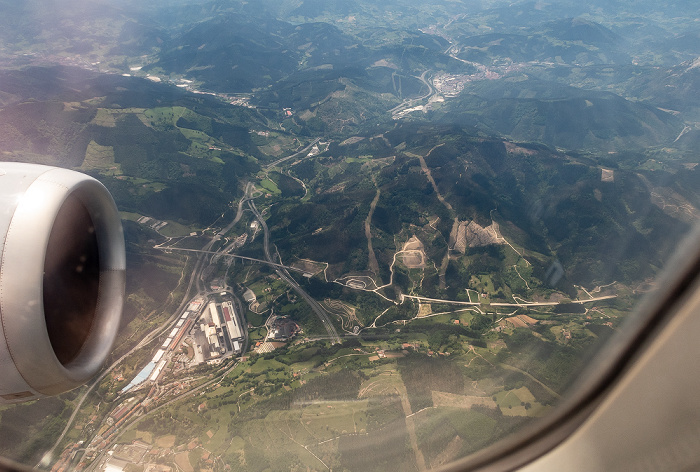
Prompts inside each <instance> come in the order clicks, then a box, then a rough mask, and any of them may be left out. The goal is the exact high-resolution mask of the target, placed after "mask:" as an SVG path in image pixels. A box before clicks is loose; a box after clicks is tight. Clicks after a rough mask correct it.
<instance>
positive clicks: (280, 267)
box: [156, 247, 306, 273]
mask: <svg viewBox="0 0 700 472" xmlns="http://www.w3.org/2000/svg"><path fill="white" fill-rule="evenodd" d="M156 249H160V250H161V251H166V252H167V251H183V252H196V253H200V254H212V255H219V256H221V257H231V258H234V259H242V260H244V261H253V262H259V263H260V264H266V265H269V266H272V267H275V268H278V269H285V270H294V271H297V272H302V273H306V271H305V270H304V269H299V268H297V267H290V266H286V265H283V264H278V263H276V262H270V261H266V260H263V259H256V258H254V257H246V256H239V255H238V254H221V253H220V252H217V251H205V250H204V249H186V248H179V247H158V248H156Z"/></svg>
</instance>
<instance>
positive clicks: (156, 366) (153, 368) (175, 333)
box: [122, 311, 192, 393]
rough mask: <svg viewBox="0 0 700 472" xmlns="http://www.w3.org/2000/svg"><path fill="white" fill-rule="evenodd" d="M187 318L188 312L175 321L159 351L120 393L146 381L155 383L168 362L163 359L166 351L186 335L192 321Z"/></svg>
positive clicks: (170, 349) (175, 345)
mask: <svg viewBox="0 0 700 472" xmlns="http://www.w3.org/2000/svg"><path fill="white" fill-rule="evenodd" d="M189 316H190V312H189V311H186V312H184V313H183V314H182V316H181V317H180V319H179V320H177V323H176V324H175V327H174V328H173V329H172V330H170V334H168V338H167V339H166V340H165V341H164V342H163V344H162V345H161V346H160V349H158V350H157V351H156V353H155V354H154V356H153V359H151V361H150V362H149V363H148V364H146V367H144V368H143V369H141V371H140V372H139V373H138V374H136V377H134V379H133V380H132V381H131V382H129V384H128V385H127V386H126V387H124V388H123V389H122V393H123V392H128V391H129V390H131V389H132V388H135V387H137V386H139V385H141V384H142V383H143V382H144V381H146V380H151V381H155V380H157V379H158V376H159V375H160V373H161V372H162V371H163V368H164V367H165V364H166V363H167V362H168V359H164V358H163V356H164V355H165V353H166V352H167V351H172V350H173V349H175V348H176V347H177V345H178V343H179V342H180V340H181V339H182V337H183V336H184V335H185V333H187V330H188V329H190V326H192V320H188V319H187V318H188V317H189Z"/></svg>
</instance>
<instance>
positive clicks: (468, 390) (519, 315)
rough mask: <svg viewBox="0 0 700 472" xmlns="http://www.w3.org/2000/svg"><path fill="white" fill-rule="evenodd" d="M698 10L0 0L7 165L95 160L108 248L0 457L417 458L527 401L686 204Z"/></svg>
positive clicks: (2, 430) (680, 222)
mask: <svg viewBox="0 0 700 472" xmlns="http://www.w3.org/2000/svg"><path fill="white" fill-rule="evenodd" d="M698 13H699V12H698V7H697V6H696V5H694V4H692V2H684V1H680V0H678V1H671V0H669V1H666V2H658V1H654V2H652V1H638V0H635V1H631V0H618V1H615V2H607V1H605V2H589V3H587V2H573V1H553V2H549V3H545V2H535V3H533V2H500V1H491V0H483V1H481V2H471V1H437V0H434V1H430V2H423V1H413V0H387V1H383V2H376V1H368V0H356V1H352V2H348V1H327V2H321V1H316V0H303V1H288V0H278V1H272V0H261V1H257V2H242V1H231V2H223V3H221V2H208V1H195V0H192V1H184V0H182V1H180V0H171V1H153V2H135V1H107V0H105V1H102V2H85V1H79V0H69V1H65V2H60V3H52V4H45V3H44V2H35V1H27V2H19V3H15V2H9V1H0V152H1V154H0V159H1V160H3V161H21V162H32V163H39V164H48V165H54V166H60V167H66V168H70V169H74V170H78V171H81V172H84V173H87V174H89V175H91V176H93V177H95V178H97V179H98V180H100V181H101V182H102V183H104V185H105V186H106V187H107V188H108V189H109V190H110V192H111V193H112V195H113V196H114V199H115V201H116V203H117V205H118V207H119V209H120V211H121V217H122V224H123V227H124V235H125V239H126V245H127V267H128V269H127V270H128V271H127V293H126V299H125V305H124V313H123V319H122V327H121V330H120V334H119V336H118V338H117V340H116V342H115V345H114V350H113V354H112V356H111V357H110V359H109V360H108V362H107V364H106V366H105V369H104V371H103V373H102V374H101V375H100V376H98V377H96V378H95V379H94V380H93V381H91V382H89V383H88V384H87V385H86V386H84V387H81V388H78V389H76V390H73V391H71V392H69V393H65V394H62V395H59V396H56V397H51V398H45V399H42V400H39V401H34V402H28V403H22V404H17V405H2V406H0V455H2V456H5V457H8V458H11V459H13V460H16V461H19V462H21V463H23V464H26V465H29V466H35V465H38V466H39V467H40V468H44V469H54V470H65V469H79V470H82V469H88V468H89V469H90V470H107V469H109V470H116V469H119V470H128V471H141V470H144V471H145V470H156V469H157V470H162V471H165V470H176V469H177V470H184V471H192V470H261V471H262V470H328V469H333V470H358V471H368V470H382V471H384V470H400V471H406V470H425V469H435V468H438V467H440V466H441V465H444V464H448V463H450V462H451V461H454V460H456V459H458V458H461V457H464V456H467V455H469V454H471V453H473V452H475V451H478V450H480V449H482V448H484V447H485V446H487V445H490V444H493V443H494V442H496V441H497V440H499V439H502V438H504V437H506V436H507V435H508V434H510V433H512V432H513V431H515V430H517V429H518V428H520V427H522V426H523V425H526V424H529V423H531V422H533V421H536V420H537V419H538V418H541V417H542V416H544V415H547V414H548V412H550V411H552V409H553V408H555V407H556V405H557V404H558V402H559V401H560V400H561V398H562V396H563V395H565V394H566V391H567V387H569V386H570V385H571V384H572V382H573V381H574V380H575V379H576V378H577V376H578V374H579V373H580V372H581V370H582V369H583V368H585V366H586V365H587V363H588V362H589V361H590V359H591V356H593V355H594V353H595V352H596V351H597V350H598V349H599V347H600V346H601V345H602V344H603V343H604V342H606V341H607V340H610V339H612V338H613V337H614V336H615V333H616V331H618V329H619V326H620V324H621V323H622V322H623V321H624V319H625V317H627V316H628V315H629V314H630V313H631V312H632V311H633V310H634V307H635V306H636V304H637V303H638V302H639V300H640V299H641V297H642V296H644V294H646V293H647V292H649V291H651V290H653V289H654V288H655V287H656V285H655V280H656V278H657V277H658V275H659V273H660V271H661V270H663V268H664V265H665V262H666V261H667V260H668V259H669V257H670V255H671V254H672V253H673V251H674V248H675V247H676V246H677V245H678V243H679V241H680V240H681V239H682V237H683V236H684V235H685V234H686V233H687V232H688V231H689V230H690V228H691V227H692V226H693V225H694V224H695V223H696V222H697V221H698V217H699V216H700V210H699V208H700V207H699V205H700V195H699V193H698V190H699V189H700V177H699V176H700V174H699V173H698V172H699V171H698V169H697V165H698V162H699V161H698V152H697V149H698V146H699V145H700V130H699V129H698V126H697V123H698V119H700V114H699V110H700V101H699V98H698V97H699V96H698V94H697V93H696V91H697V90H698V85H699V81H700V67H698V66H699V65H700V59H698V58H699V57H700V37H699V35H700V26H699V25H698V21H697V18H698ZM0 192H2V189H0Z"/></svg>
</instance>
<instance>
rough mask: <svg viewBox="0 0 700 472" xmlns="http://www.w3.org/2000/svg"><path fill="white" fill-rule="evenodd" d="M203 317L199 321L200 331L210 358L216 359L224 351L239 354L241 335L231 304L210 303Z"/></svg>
mask: <svg viewBox="0 0 700 472" xmlns="http://www.w3.org/2000/svg"><path fill="white" fill-rule="evenodd" d="M205 315H206V316H204V317H203V319H201V320H200V329H201V330H202V331H203V332H204V333H205V335H206V337H207V341H208V342H209V351H210V357H218V355H220V354H223V353H225V352H226V351H233V352H235V353H240V352H241V341H242V340H243V333H242V330H241V326H240V321H239V319H238V316H237V315H236V311H235V310H234V308H233V303H231V302H230V301H229V302H224V303H222V304H220V305H218V304H216V303H215V302H211V303H209V305H208V306H207V309H206V311H205ZM209 320H211V321H209ZM207 321H209V322H208V323H207Z"/></svg>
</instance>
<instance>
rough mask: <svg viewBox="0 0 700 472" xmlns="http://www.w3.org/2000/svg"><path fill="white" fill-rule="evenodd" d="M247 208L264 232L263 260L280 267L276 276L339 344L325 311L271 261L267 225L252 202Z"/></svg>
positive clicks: (285, 271)
mask: <svg viewBox="0 0 700 472" xmlns="http://www.w3.org/2000/svg"><path fill="white" fill-rule="evenodd" d="M248 207H250V209H251V210H252V212H253V214H254V215H255V217H256V218H257V219H258V221H259V222H260V225H261V226H262V228H263V232H264V243H263V247H264V249H265V259H267V261H268V263H269V264H270V265H275V266H281V268H280V267H277V268H276V269H275V271H276V272H277V275H279V277H280V278H281V279H282V280H284V281H285V282H287V283H288V284H289V285H290V286H291V287H292V288H293V289H294V291H295V292H297V293H298V294H299V295H301V297H302V298H303V299H304V300H306V303H308V304H309V306H310V307H311V309H312V310H313V312H314V313H316V316H318V318H319V319H320V320H321V323H323V326H324V328H326V331H327V332H328V336H329V337H330V339H332V340H333V343H339V342H340V336H338V331H336V329H335V326H333V323H332V322H331V320H330V318H329V317H328V313H326V310H324V309H323V307H322V306H321V305H320V304H319V303H318V302H317V301H316V300H314V299H313V298H312V297H311V295H309V294H308V293H306V291H305V290H304V289H303V288H301V287H300V286H299V284H297V283H296V282H295V281H294V279H293V278H292V276H291V275H289V273H288V272H287V268H286V267H285V266H283V265H281V264H277V263H275V262H274V261H273V260H272V256H271V254H270V230H269V229H268V228H267V223H266V222H265V220H264V219H263V217H262V216H261V215H260V212H258V209H257V208H256V207H255V202H253V200H248Z"/></svg>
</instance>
